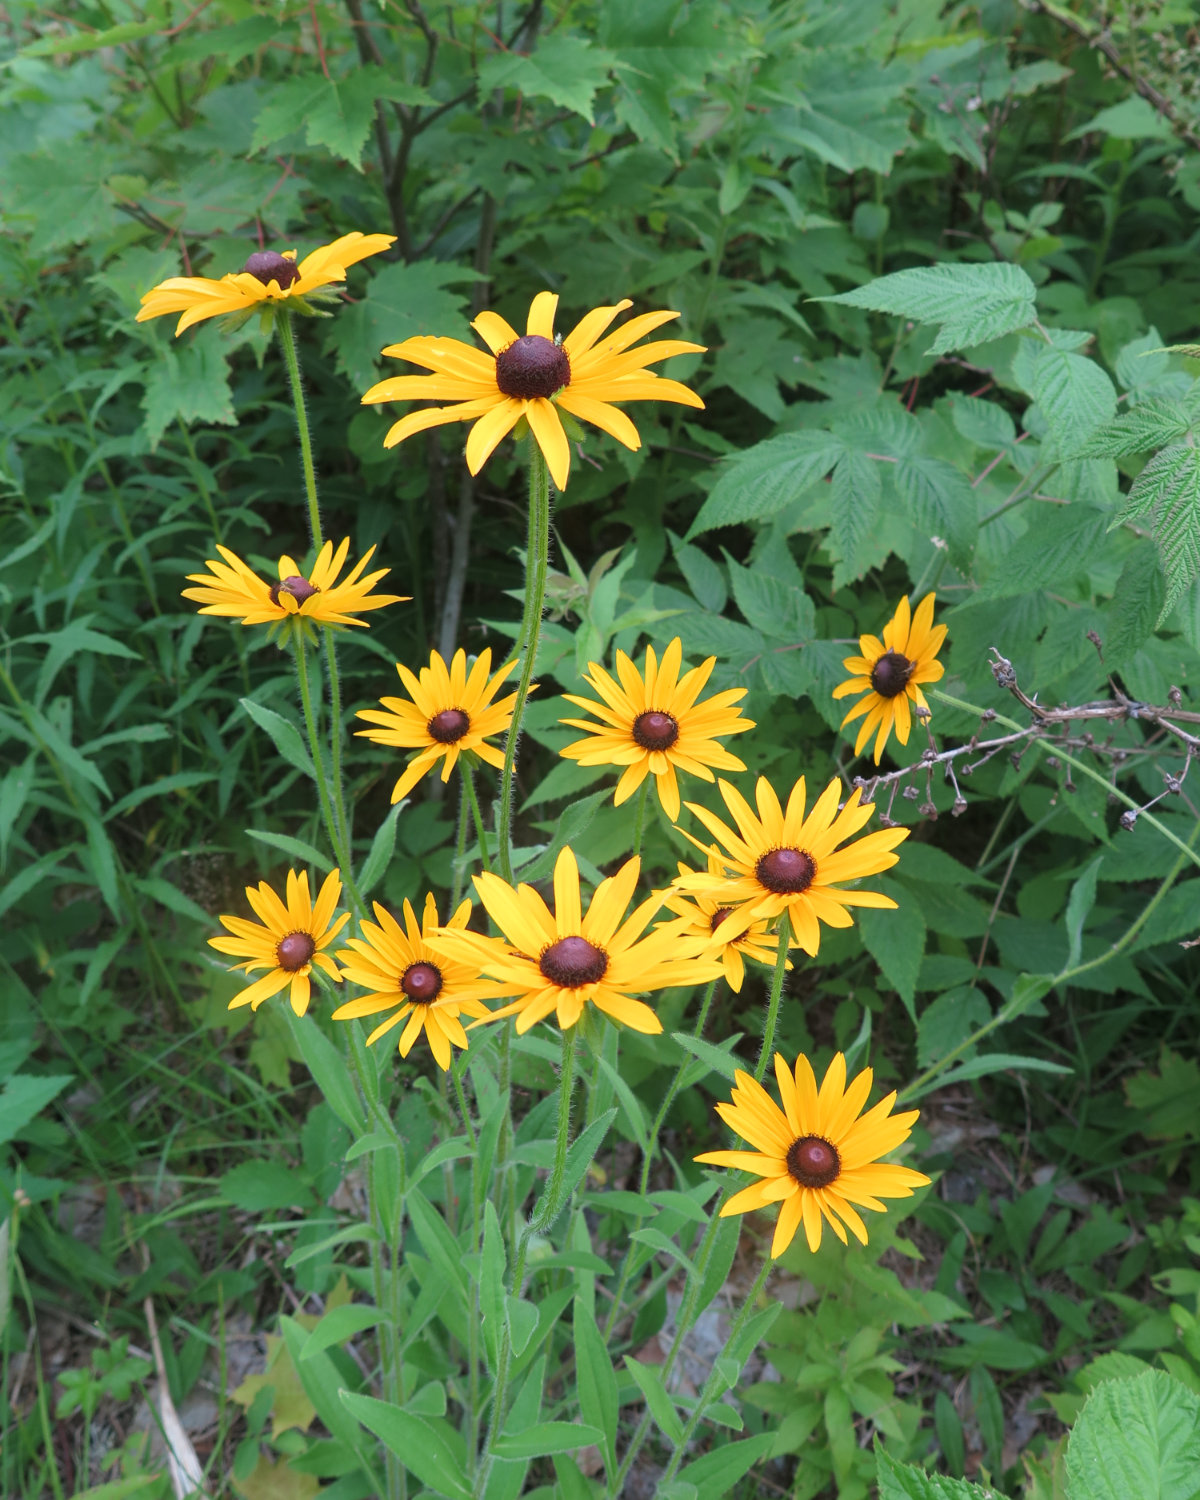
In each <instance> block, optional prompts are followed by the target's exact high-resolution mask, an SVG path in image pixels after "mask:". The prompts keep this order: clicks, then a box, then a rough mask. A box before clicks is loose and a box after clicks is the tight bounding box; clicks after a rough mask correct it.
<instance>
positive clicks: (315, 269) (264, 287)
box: [137, 230, 396, 338]
mask: <svg viewBox="0 0 1200 1500" xmlns="http://www.w3.org/2000/svg"><path fill="white" fill-rule="evenodd" d="M395 238H396V237H395V235H392V234H359V232H358V231H357V230H355V232H354V233H353V234H344V235H342V237H341V239H338V240H334V242H333V244H332V245H322V246H321V248H320V249H319V250H314V251H313V252H312V254H311V255H306V256H305V257H304V259H303V260H302V261H301V262H300V263H299V265H297V264H296V252H295V251H294V250H285V251H284V252H283V254H282V255H280V254H279V253H278V252H277V251H274V250H256V251H255V252H254V254H253V255H252V256H251V257H250V259H249V260H248V261H247V262H246V264H245V265H244V266H243V267H242V269H241V270H240V271H231V272H230V273H229V274H228V275H227V276H222V277H221V279H220V281H210V280H209V278H208V277H207V276H172V277H171V278H170V279H169V280H167V281H163V282H160V283H159V285H158V286H156V287H154V288H152V289H151V290H150V291H148V292H147V293H146V295H145V296H144V297H143V298H142V310H141V311H140V312H139V313H138V315H137V320H138V322H139V323H144V322H145V321H146V320H147V319H148V318H161V317H162V316H163V314H164V313H182V314H183V317H181V318H180V320H179V322H178V324H177V325H176V328H175V337H176V338H178V337H179V335H180V334H181V333H182V332H183V330H184V329H185V328H190V327H191V326H192V324H193V323H200V322H202V321H203V320H204V319H205V318H218V317H220V316H221V315H222V314H223V313H237V312H245V313H249V312H251V311H253V309H254V308H255V307H257V306H258V305H259V303H264V302H286V301H287V300H288V299H289V298H297V297H300V298H302V297H304V296H306V295H307V294H309V293H311V292H316V291H318V289H319V288H320V287H323V286H328V285H329V284H330V282H333V281H345V279H346V268H347V267H348V266H353V265H356V264H357V263H358V262H359V261H360V260H366V258H367V256H368V255H378V254H379V252H380V251H381V250H386V249H387V248H388V246H389V245H391V243H392V242H393V240H394V239H395Z"/></svg>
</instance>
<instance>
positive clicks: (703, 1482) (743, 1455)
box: [679, 1432, 775, 1500]
mask: <svg viewBox="0 0 1200 1500" xmlns="http://www.w3.org/2000/svg"><path fill="white" fill-rule="evenodd" d="M774 1444H775V1434H774V1433H773V1432H763V1433H760V1434H759V1435H758V1437H751V1438H745V1439H743V1440H742V1441H741V1442H740V1443H722V1444H720V1446H718V1447H716V1448H714V1449H713V1450H712V1451H711V1452H710V1453H706V1454H705V1455H704V1456H703V1457H702V1458H698V1459H696V1461H695V1462H694V1463H690V1464H688V1465H687V1466H686V1468H683V1469H681V1470H680V1471H679V1477H680V1479H681V1480H683V1482H684V1483H685V1484H691V1485H694V1486H695V1489H696V1496H697V1500H725V1496H726V1495H730V1494H732V1493H733V1492H734V1491H735V1490H736V1488H737V1485H738V1482H739V1480H741V1479H742V1478H743V1476H744V1475H746V1474H748V1473H749V1472H750V1470H751V1469H752V1468H753V1467H754V1465H755V1464H756V1463H758V1461H759V1459H761V1458H769V1457H770V1454H771V1449H772V1448H773V1447H774Z"/></svg>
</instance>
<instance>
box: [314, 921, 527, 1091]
mask: <svg viewBox="0 0 1200 1500" xmlns="http://www.w3.org/2000/svg"><path fill="white" fill-rule="evenodd" d="M374 907H375V917H376V922H377V923H378V925H376V922H363V923H361V925H360V929H359V930H360V931H361V933H362V937H361V938H350V939H348V944H349V946H348V947H345V948H340V949H339V950H338V953H337V958H338V961H339V962H340V963H341V964H342V965H343V968H342V975H343V978H346V979H349V980H352V981H353V982H354V983H355V984H359V985H362V987H363V988H364V989H366V990H369V991H370V993H369V994H366V995H361V996H359V998H358V999H357V1000H348V1001H347V1002H346V1004H345V1005H340V1006H339V1007H338V1008H337V1010H335V1011H334V1013H333V1019H334V1020H335V1021H350V1020H356V1019H357V1018H358V1017H360V1016H376V1015H378V1014H379V1013H380V1012H381V1011H392V1012H393V1014H392V1015H390V1016H388V1018H387V1020H386V1021H384V1023H383V1024H382V1025H381V1026H377V1027H376V1028H375V1030H374V1031H373V1032H372V1033H371V1034H370V1036H369V1037H368V1038H367V1045H368V1046H370V1045H371V1043H372V1042H375V1041H378V1039H379V1038H380V1037H381V1036H384V1035H385V1034H386V1033H387V1032H389V1031H391V1030H393V1028H395V1027H397V1026H399V1024H400V1022H401V1021H403V1020H405V1019H407V1021H408V1025H407V1026H405V1028H404V1030H403V1031H402V1032H401V1034H400V1056H401V1057H407V1056H408V1054H409V1052H410V1051H411V1050H412V1046H413V1043H414V1042H415V1041H416V1040H417V1038H418V1037H419V1036H420V1034H421V1032H422V1031H424V1033H425V1037H426V1040H427V1041H428V1042H429V1050H430V1051H431V1052H432V1053H433V1056H434V1060H435V1061H436V1063H437V1065H438V1067H439V1068H441V1069H442V1070H443V1071H445V1070H446V1069H447V1068H448V1067H449V1066H450V1057H451V1052H450V1048H451V1046H454V1047H465V1046H466V1045H467V1034H466V1032H465V1031H464V1030H463V1024H462V1021H461V1020H460V1019H459V1017H460V1016H472V1017H474V1018H475V1019H480V1018H481V1017H484V1016H486V1015H487V1014H488V1008H487V1006H486V1005H484V1004H483V1001H484V1000H485V999H486V1000H495V999H497V998H499V997H501V996H505V995H511V994H512V991H511V990H506V989H505V988H504V987H503V986H502V985H498V984H494V983H491V982H489V981H488V980H486V979H481V978H480V976H479V970H478V969H477V968H474V967H472V966H471V965H469V964H464V963H459V962H458V961H457V960H455V959H450V958H445V957H443V956H442V955H440V954H436V953H434V952H433V950H432V949H431V948H430V947H429V943H428V939H429V938H430V937H432V936H433V934H434V933H435V932H436V931H437V930H438V927H439V925H440V924H439V922H438V913H437V902H436V901H435V900H434V898H433V896H432V895H428V896H426V897H425V910H424V913H423V914H422V917H421V921H420V922H418V921H417V916H416V913H415V912H414V911H413V909H412V905H411V904H410V903H409V902H408V901H405V903H404V926H403V927H402V926H401V925H400V923H399V922H397V921H396V919H395V917H393V916H392V915H391V913H390V912H388V911H386V910H385V909H384V908H383V907H382V906H380V905H379V903H378V902H377V901H376V902H375V903H374ZM470 915H471V903H470V902H469V901H463V902H462V903H461V904H460V905H459V908H458V910H457V911H456V912H455V913H454V915H453V916H452V917H451V918H450V920H449V922H447V923H446V927H445V930H446V931H451V932H455V931H458V930H459V929H461V928H463V927H465V926H466V925H467V921H468V919H469V918H470Z"/></svg>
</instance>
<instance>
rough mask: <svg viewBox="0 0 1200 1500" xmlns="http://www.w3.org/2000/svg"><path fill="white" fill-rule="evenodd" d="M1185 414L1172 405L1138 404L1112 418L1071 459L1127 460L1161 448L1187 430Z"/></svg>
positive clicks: (1175, 404) (1159, 403) (1187, 424)
mask: <svg viewBox="0 0 1200 1500" xmlns="http://www.w3.org/2000/svg"><path fill="white" fill-rule="evenodd" d="M1190 425H1191V422H1190V420H1189V418H1188V414H1187V413H1186V412H1185V411H1184V410H1183V408H1182V407H1181V406H1179V405H1178V404H1177V403H1176V402H1174V401H1163V400H1159V399H1151V400H1148V401H1141V402H1139V403H1138V405H1137V406H1135V407H1134V408H1133V410H1132V411H1125V412H1122V413H1121V414H1120V416H1118V417H1115V418H1113V420H1112V421H1110V422H1109V423H1108V424H1107V426H1106V427H1105V428H1104V431H1103V432H1096V433H1093V434H1092V436H1091V437H1089V438H1088V439H1087V441H1086V442H1084V443H1082V444H1081V445H1080V446H1079V449H1078V451H1077V452H1074V453H1072V455H1071V456H1072V457H1073V458H1129V457H1130V456H1131V455H1132V454H1135V453H1148V452H1149V451H1150V449H1151V448H1165V447H1166V446H1167V444H1168V443H1173V442H1175V441H1176V440H1177V439H1178V438H1181V437H1182V436H1183V435H1184V433H1185V432H1187V430H1188V428H1189V427H1190Z"/></svg>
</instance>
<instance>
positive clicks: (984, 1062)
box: [924, 1052, 1072, 1093]
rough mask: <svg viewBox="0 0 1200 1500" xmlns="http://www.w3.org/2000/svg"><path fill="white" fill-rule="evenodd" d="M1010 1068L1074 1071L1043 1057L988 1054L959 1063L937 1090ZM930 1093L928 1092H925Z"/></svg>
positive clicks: (945, 1074) (1033, 1070)
mask: <svg viewBox="0 0 1200 1500" xmlns="http://www.w3.org/2000/svg"><path fill="white" fill-rule="evenodd" d="M1010 1068H1013V1069H1016V1070H1018V1071H1024V1072H1028V1073H1070V1072H1071V1071H1072V1070H1071V1069H1070V1068H1068V1067H1066V1066H1064V1065H1063V1064H1062V1063H1054V1062H1048V1061H1047V1060H1046V1059H1045V1058H1041V1057H1022V1056H1020V1055H1019V1054H1018V1053H1015V1052H988V1053H985V1054H984V1056H982V1057H972V1058H971V1059H970V1060H969V1061H967V1062H965V1063H959V1065H958V1066H957V1067H956V1068H951V1069H950V1071H949V1072H948V1073H943V1074H942V1076H941V1077H940V1078H939V1079H938V1080H937V1083H936V1087H937V1088H945V1087H946V1086H947V1085H948V1084H951V1083H965V1082H966V1081H967V1079H969V1078H986V1077H987V1076H988V1075H989V1074H990V1073H1004V1072H1007V1071H1008V1070H1009V1069H1010ZM924 1092H926V1093H927V1092H928V1090H924Z"/></svg>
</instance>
